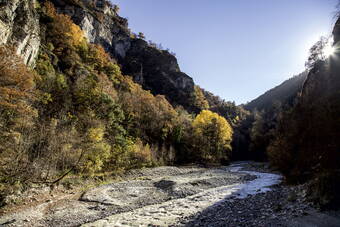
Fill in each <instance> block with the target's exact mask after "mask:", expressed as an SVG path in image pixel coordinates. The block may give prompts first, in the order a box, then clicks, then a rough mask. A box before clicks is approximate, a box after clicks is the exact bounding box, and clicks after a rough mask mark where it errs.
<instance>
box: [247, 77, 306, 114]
mask: <svg viewBox="0 0 340 227" xmlns="http://www.w3.org/2000/svg"><path fill="white" fill-rule="evenodd" d="M307 74H308V73H307V72H303V73H301V74H299V75H297V76H294V77H292V78H290V79H288V80H286V81H284V82H283V83H281V84H280V85H278V86H276V87H274V88H272V89H270V90H269V91H267V92H265V93H264V94H263V95H261V96H259V97H258V98H256V99H254V100H252V101H250V102H249V103H247V104H245V105H244V108H245V109H247V110H255V109H257V110H259V111H261V110H267V109H269V108H270V107H272V106H273V104H274V103H275V102H280V103H282V104H290V105H292V104H293V102H294V99H295V98H296V95H297V94H298V92H300V91H301V89H302V86H303V83H304V82H305V80H306V78H307Z"/></svg>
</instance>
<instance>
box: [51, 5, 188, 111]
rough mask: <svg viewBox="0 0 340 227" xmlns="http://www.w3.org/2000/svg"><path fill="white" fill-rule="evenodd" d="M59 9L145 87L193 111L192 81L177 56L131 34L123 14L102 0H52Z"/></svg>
mask: <svg viewBox="0 0 340 227" xmlns="http://www.w3.org/2000/svg"><path fill="white" fill-rule="evenodd" d="M52 2H53V3H54V5H55V6H56V8H57V10H58V12H59V13H64V14H67V15H69V16H70V17H71V18H72V20H73V21H74V22H75V23H76V24H78V25H79V26H80V27H81V29H82V30H83V31H84V32H85V35H86V37H87V38H88V40H89V41H90V42H91V43H96V44H100V45H102V46H103V47H104V48H105V49H106V51H108V52H109V53H110V54H111V55H112V56H113V57H114V58H116V59H117V60H118V62H119V63H120V64H121V65H122V69H123V73H124V74H126V75H130V76H132V77H133V78H134V80H135V81H136V82H138V83H139V84H141V85H142V86H143V88H144V89H147V90H150V91H151V92H152V93H153V94H155V95H156V94H161V95H165V97H166V98H167V99H168V100H169V101H170V102H171V103H172V104H175V105H177V104H179V105H182V106H184V107H185V108H186V109H187V110H190V111H192V110H193V107H192V106H191V105H192V104H191V103H192V102H191V98H192V94H193V92H194V82H193V79H192V78H191V77H189V76H188V75H186V74H185V73H183V72H181V71H180V68H179V66H178V63H177V59H176V58H175V57H174V56H173V55H171V54H170V53H169V52H168V51H165V50H160V49H158V48H156V47H154V46H153V45H150V44H149V43H147V42H146V41H144V40H142V39H138V38H136V37H134V35H133V34H132V33H131V32H130V30H129V28H128V23H127V20H126V19H125V18H122V17H120V16H119V15H118V14H117V13H116V11H115V10H114V7H112V5H111V4H110V3H109V2H107V1H105V0H81V1H74V0H53V1H52Z"/></svg>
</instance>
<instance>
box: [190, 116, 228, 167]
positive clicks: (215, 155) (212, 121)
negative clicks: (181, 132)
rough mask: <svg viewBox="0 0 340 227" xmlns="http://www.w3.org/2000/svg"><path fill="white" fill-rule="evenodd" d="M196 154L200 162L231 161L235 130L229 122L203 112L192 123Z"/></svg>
mask: <svg viewBox="0 0 340 227" xmlns="http://www.w3.org/2000/svg"><path fill="white" fill-rule="evenodd" d="M192 126H193V136H194V139H193V140H194V148H195V149H194V152H196V151H197V153H196V154H195V156H196V157H197V158H198V159H200V161H208V162H220V161H223V160H229V158H230V152H231V146H230V143H231V140H232V135H233V129H232V128H231V126H230V124H229V123H228V121H227V120H226V119H225V118H223V117H221V116H220V115H218V114H216V113H213V112H211V111H209V110H203V111H202V112H201V113H200V114H199V115H197V117H196V118H195V120H194V121H193V122H192Z"/></svg>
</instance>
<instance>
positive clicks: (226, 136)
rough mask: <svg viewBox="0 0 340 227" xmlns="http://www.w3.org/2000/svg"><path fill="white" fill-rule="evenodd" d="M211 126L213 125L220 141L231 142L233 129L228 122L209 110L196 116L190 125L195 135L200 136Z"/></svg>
mask: <svg viewBox="0 0 340 227" xmlns="http://www.w3.org/2000/svg"><path fill="white" fill-rule="evenodd" d="M211 124H215V127H216V129H217V132H218V133H219V134H220V139H221V140H223V141H231V137H232V135H233V129H232V128H231V126H230V124H229V123H228V121H227V120H226V119H225V118H224V117H221V116H220V115H218V114H217V113H214V112H211V111H210V110H203V111H202V112H201V113H200V114H199V115H197V117H196V118H195V120H194V121H193V123H192V125H193V127H194V130H195V133H197V134H202V133H203V132H204V130H206V128H207V127H208V126H209V125H211Z"/></svg>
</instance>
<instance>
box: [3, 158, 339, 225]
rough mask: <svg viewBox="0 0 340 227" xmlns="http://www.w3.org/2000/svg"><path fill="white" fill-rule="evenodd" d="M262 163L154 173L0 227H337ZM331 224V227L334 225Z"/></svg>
mask: <svg viewBox="0 0 340 227" xmlns="http://www.w3.org/2000/svg"><path fill="white" fill-rule="evenodd" d="M280 182H281V176H280V175H279V174H277V173H272V172H271V171H270V170H269V169H268V167H267V165H266V164H261V163H253V162H243V163H235V164H232V165H231V166H228V167H218V168H200V167H158V168H153V169H142V170H133V171H130V172H129V173H127V174H126V175H125V176H124V180H122V181H120V182H115V183H111V184H106V185H102V186H99V187H95V188H93V189H90V190H88V191H86V192H85V193H83V194H82V195H80V196H78V197H76V196H74V197H72V196H69V197H67V196H66V197H65V198H60V197H58V199H55V200H53V199H52V200H48V201H46V202H44V203H40V204H37V205H36V206H34V207H29V208H26V209H22V210H20V211H18V212H16V213H15V214H13V213H12V214H7V215H4V216H3V217H1V218H0V225H1V224H3V225H4V226H79V225H82V226H310V225H309V224H320V220H319V219H317V220H316V221H315V220H313V218H312V217H315V216H317V215H324V216H322V217H323V218H321V220H327V221H326V223H325V224H327V225H321V224H322V223H321V224H320V225H315V226H340V225H339V224H340V222H339V219H338V218H337V216H338V214H337V213H334V214H333V213H323V214H321V213H318V212H317V211H316V210H315V209H314V208H312V207H311V205H310V204H309V203H308V202H306V201H305V191H304V190H303V188H302V186H300V187H288V186H284V185H283V184H280ZM333 224H334V225H333Z"/></svg>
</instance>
